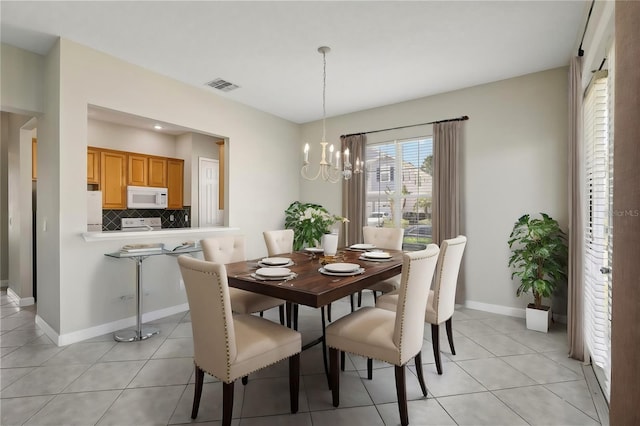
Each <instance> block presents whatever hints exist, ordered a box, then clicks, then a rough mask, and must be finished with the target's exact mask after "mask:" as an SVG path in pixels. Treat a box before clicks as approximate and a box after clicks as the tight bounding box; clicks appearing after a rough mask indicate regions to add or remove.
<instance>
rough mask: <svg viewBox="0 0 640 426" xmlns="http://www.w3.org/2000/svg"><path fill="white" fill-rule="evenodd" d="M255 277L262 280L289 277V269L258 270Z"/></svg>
mask: <svg viewBox="0 0 640 426" xmlns="http://www.w3.org/2000/svg"><path fill="white" fill-rule="evenodd" d="M256 275H258V276H260V277H263V278H275V277H278V278H285V277H287V276H289V275H291V269H289V268H260V269H258V270H257V271H256Z"/></svg>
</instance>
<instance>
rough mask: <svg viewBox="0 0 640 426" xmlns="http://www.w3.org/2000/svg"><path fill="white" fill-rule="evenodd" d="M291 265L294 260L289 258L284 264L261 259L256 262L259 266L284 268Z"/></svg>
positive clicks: (293, 263)
mask: <svg viewBox="0 0 640 426" xmlns="http://www.w3.org/2000/svg"><path fill="white" fill-rule="evenodd" d="M292 265H295V262H294V261H293V260H291V259H289V262H287V263H285V264H284V265H270V264H268V263H264V262H262V261H259V262H258V266H259V267H261V268H286V267H287V266H292Z"/></svg>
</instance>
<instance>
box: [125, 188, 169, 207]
mask: <svg viewBox="0 0 640 426" xmlns="http://www.w3.org/2000/svg"><path fill="white" fill-rule="evenodd" d="M167 192H168V190H167V188H154V187H150V186H127V208H128V209H166V208H167Z"/></svg>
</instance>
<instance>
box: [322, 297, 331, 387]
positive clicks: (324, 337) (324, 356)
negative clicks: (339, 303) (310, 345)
mask: <svg viewBox="0 0 640 426" xmlns="http://www.w3.org/2000/svg"><path fill="white" fill-rule="evenodd" d="M320 311H321V312H322V361H323V362H324V373H325V374H326V376H327V383H328V384H329V389H331V378H330V377H329V365H328V362H327V335H326V332H325V326H326V322H325V319H324V306H323V307H321V308H320Z"/></svg>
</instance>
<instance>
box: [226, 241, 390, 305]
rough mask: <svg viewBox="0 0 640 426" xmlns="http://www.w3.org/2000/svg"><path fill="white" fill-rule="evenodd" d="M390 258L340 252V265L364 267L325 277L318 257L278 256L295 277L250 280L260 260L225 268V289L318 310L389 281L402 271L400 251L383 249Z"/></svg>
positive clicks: (231, 264) (299, 254)
mask: <svg viewBox="0 0 640 426" xmlns="http://www.w3.org/2000/svg"><path fill="white" fill-rule="evenodd" d="M385 251H387V252H389V253H390V254H391V255H392V257H391V260H389V261H386V262H374V261H368V260H360V259H359V257H360V256H361V255H362V252H359V251H351V250H340V251H339V253H338V254H342V255H343V256H344V260H343V262H348V263H357V264H359V265H360V266H362V267H363V268H364V273H362V274H359V275H355V276H347V277H337V276H327V275H324V274H321V273H320V272H318V269H319V268H321V267H322V264H321V263H320V259H319V256H314V257H312V255H311V254H310V253H307V252H295V253H291V254H283V255H279V257H288V258H291V260H292V261H293V262H295V264H294V265H292V266H288V268H289V269H291V271H292V272H295V273H296V274H298V276H297V277H296V278H294V279H292V280H289V281H285V282H283V281H261V280H256V279H254V278H252V277H251V274H252V273H253V272H255V271H256V269H257V268H258V264H257V263H258V261H259V260H261V259H255V260H249V261H244V262H236V263H230V264H227V265H226V268H227V277H228V280H229V286H231V287H235V288H240V289H242V290H248V291H252V292H254V293H260V294H265V295H267V296H272V297H277V298H279V299H283V300H286V301H288V302H293V303H298V304H300V305H306V306H312V307H314V308H319V307H321V306H325V305H328V304H329V303H331V302H334V301H336V300H338V299H341V298H343V297H345V296H349V295H350V294H353V293H356V292H358V291H360V290H363V289H365V288H367V287H368V286H370V285H372V284H374V283H375V282H377V281H380V280H384V279H387V278H391V277H393V276H395V275H398V274H400V273H401V271H402V251H400V250H385Z"/></svg>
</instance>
